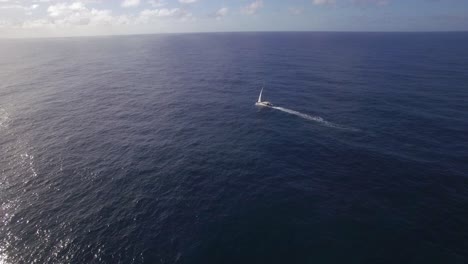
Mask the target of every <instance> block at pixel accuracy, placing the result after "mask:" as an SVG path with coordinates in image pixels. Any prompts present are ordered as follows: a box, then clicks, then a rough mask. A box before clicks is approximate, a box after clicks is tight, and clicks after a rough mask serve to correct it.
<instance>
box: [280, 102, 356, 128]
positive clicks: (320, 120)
mask: <svg viewBox="0 0 468 264" xmlns="http://www.w3.org/2000/svg"><path fill="white" fill-rule="evenodd" d="M271 108H273V109H276V110H280V111H283V112H285V113H288V114H291V115H295V116H298V117H301V118H303V119H306V120H309V121H314V122H318V123H320V124H322V125H324V126H327V127H333V128H338V129H345V130H351V131H357V129H355V128H350V127H345V126H341V125H338V124H335V123H332V122H329V121H327V120H325V119H323V118H322V117H320V116H312V115H308V114H304V113H301V112H298V111H295V110H291V109H288V108H284V107H280V106H273V107H271Z"/></svg>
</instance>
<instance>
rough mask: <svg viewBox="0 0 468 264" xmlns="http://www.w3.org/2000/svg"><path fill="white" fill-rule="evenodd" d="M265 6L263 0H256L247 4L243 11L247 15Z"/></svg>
mask: <svg viewBox="0 0 468 264" xmlns="http://www.w3.org/2000/svg"><path fill="white" fill-rule="evenodd" d="M262 7H263V0H255V1H254V2H252V3H250V4H249V5H247V6H244V7H243V8H242V13H244V14H247V15H254V14H256V13H257V11H258V10H259V9H260V8H262Z"/></svg>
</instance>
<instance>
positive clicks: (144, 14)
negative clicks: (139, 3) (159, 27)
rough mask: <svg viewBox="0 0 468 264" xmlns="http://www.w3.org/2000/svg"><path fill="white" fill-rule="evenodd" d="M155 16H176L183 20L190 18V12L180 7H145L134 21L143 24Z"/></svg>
mask: <svg viewBox="0 0 468 264" xmlns="http://www.w3.org/2000/svg"><path fill="white" fill-rule="evenodd" d="M156 18H178V19H180V20H183V21H184V20H188V19H190V18H192V14H191V13H189V12H187V11H185V10H182V9H180V8H171V9H169V8H160V9H145V10H143V11H141V12H140V14H139V16H138V17H137V18H136V20H135V22H136V23H138V24H144V23H149V22H151V21H152V20H155V19H156Z"/></svg>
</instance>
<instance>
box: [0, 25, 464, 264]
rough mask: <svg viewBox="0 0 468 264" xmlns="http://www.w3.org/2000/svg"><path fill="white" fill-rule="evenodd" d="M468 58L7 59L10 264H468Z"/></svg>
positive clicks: (305, 47)
mask: <svg viewBox="0 0 468 264" xmlns="http://www.w3.org/2000/svg"><path fill="white" fill-rule="evenodd" d="M467 47H468V33H218V34H174V35H148V36H125V37H123V36H122V37H89V38H62V39H60V38H58V39H30V40H1V41H0V151H1V152H0V153H1V156H0V175H1V176H0V202H1V203H0V204H1V208H0V217H1V218H0V220H1V224H0V263H372V264H374V263H425V264H427V263H467V262H468V48H467ZM263 85H264V87H265V90H264V99H265V100H268V101H271V102H272V103H273V104H275V105H276V106H277V108H259V107H256V106H254V102H255V101H256V99H257V97H258V93H259V91H260V88H261V87H262V86H263Z"/></svg>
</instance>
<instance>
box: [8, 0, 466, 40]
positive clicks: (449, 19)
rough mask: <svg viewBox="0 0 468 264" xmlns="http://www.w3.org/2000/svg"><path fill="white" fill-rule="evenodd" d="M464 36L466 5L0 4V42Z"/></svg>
mask: <svg viewBox="0 0 468 264" xmlns="http://www.w3.org/2000/svg"><path fill="white" fill-rule="evenodd" d="M467 30H468V0H290V1H285V0H283V1H281V0H113V1H109V0H107V1H106V0H78V1H76V0H71V1H69V0H0V38H24V37H66V36H93V35H120V34H151V33H179V32H230V31H467Z"/></svg>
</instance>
